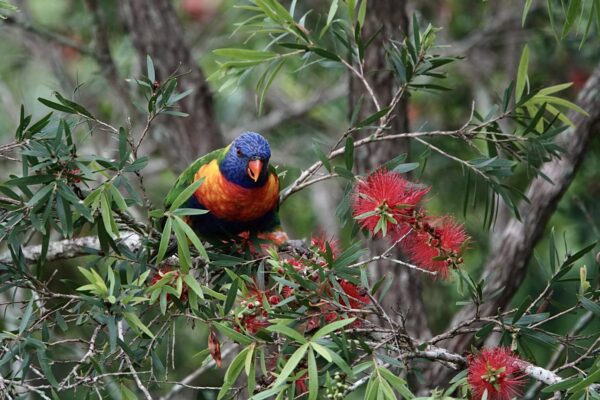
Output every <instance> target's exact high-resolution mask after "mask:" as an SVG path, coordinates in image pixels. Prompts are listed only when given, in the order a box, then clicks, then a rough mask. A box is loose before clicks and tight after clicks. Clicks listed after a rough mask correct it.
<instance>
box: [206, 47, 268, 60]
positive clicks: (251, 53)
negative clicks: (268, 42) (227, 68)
mask: <svg viewBox="0 0 600 400" xmlns="http://www.w3.org/2000/svg"><path fill="white" fill-rule="evenodd" d="M213 53H215V54H216V55H217V56H220V57H227V58H233V59H238V60H243V61H257V62H264V61H267V60H270V59H273V58H276V57H277V56H278V54H277V53H273V52H272V51H259V50H249V49H236V48H224V49H215V50H213Z"/></svg>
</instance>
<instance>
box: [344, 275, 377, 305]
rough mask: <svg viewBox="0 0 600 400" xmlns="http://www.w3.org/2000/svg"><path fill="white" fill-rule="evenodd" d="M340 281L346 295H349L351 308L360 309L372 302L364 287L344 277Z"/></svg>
mask: <svg viewBox="0 0 600 400" xmlns="http://www.w3.org/2000/svg"><path fill="white" fill-rule="evenodd" d="M338 283H339V284H340V286H341V287H342V289H343V290H344V293H346V296H348V302H349V303H350V307H351V308H355V309H360V308H363V307H364V306H365V305H366V304H370V303H371V299H369V296H367V294H366V291H365V289H364V288H362V287H360V286H356V285H355V284H353V283H352V282H348V281H347V280H344V279H340V280H339V281H338ZM342 303H343V302H342Z"/></svg>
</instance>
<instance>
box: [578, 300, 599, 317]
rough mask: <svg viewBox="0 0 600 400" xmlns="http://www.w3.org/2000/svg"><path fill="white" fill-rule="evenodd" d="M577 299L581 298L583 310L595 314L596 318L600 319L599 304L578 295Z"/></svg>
mask: <svg viewBox="0 0 600 400" xmlns="http://www.w3.org/2000/svg"><path fill="white" fill-rule="evenodd" d="M577 297H578V298H579V301H581V305H582V306H583V308H585V309H586V310H588V311H590V312H592V313H594V314H595V315H596V317H600V305H598V303H596V302H594V301H592V300H590V299H588V298H586V297H583V296H581V295H578V296H577Z"/></svg>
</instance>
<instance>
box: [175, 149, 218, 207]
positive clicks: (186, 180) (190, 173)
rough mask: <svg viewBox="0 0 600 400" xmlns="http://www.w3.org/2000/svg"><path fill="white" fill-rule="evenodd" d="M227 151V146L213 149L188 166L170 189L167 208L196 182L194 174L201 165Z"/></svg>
mask: <svg viewBox="0 0 600 400" xmlns="http://www.w3.org/2000/svg"><path fill="white" fill-rule="evenodd" d="M226 152H227V147H225V148H222V149H218V150H215V151H212V152H210V153H208V154H205V155H204V156H202V157H200V158H199V159H197V160H196V161H194V162H193V163H192V164H191V165H190V166H189V167H187V168H186V169H185V170H184V171H183V172H182V173H181V175H179V178H177V180H176V181H175V184H174V185H173V187H172V188H171V190H169V193H168V194H167V198H166V200H165V208H166V209H168V208H169V207H170V206H171V204H173V202H174V201H175V199H176V198H177V196H179V194H180V193H181V192H183V191H184V190H185V188H187V187H188V186H190V185H191V184H192V183H193V182H194V175H196V172H198V169H200V167H202V166H203V165H205V164H208V163H209V162H211V161H212V160H215V159H219V158H220V157H222V156H223V155H224V154H225V153H226Z"/></svg>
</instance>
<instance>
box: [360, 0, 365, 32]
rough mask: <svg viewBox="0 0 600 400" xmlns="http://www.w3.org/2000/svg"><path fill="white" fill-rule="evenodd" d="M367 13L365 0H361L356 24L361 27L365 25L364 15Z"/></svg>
mask: <svg viewBox="0 0 600 400" xmlns="http://www.w3.org/2000/svg"><path fill="white" fill-rule="evenodd" d="M366 15H367V0H361V2H360V6H359V7H358V24H359V26H360V27H361V28H362V27H363V26H365V16H366Z"/></svg>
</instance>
